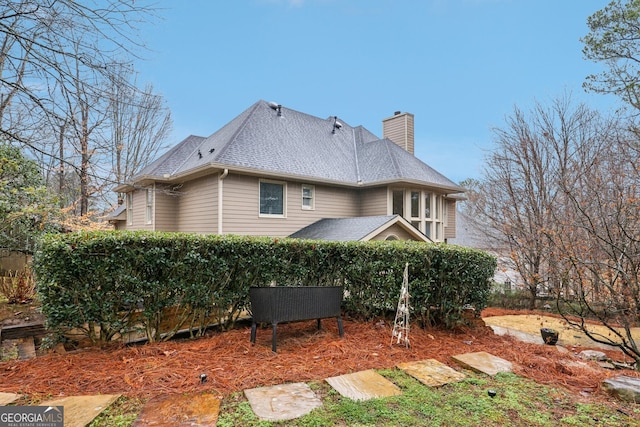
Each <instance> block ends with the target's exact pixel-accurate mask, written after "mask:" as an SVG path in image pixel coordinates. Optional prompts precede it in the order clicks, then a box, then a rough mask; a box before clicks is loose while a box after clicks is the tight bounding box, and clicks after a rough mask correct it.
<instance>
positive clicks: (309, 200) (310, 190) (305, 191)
mask: <svg viewBox="0 0 640 427" xmlns="http://www.w3.org/2000/svg"><path fill="white" fill-rule="evenodd" d="M314 193H315V188H314V186H313V185H303V186H302V209H306V210H313V209H315V202H314V200H315V198H314Z"/></svg>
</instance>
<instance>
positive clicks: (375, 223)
mask: <svg viewBox="0 0 640 427" xmlns="http://www.w3.org/2000/svg"><path fill="white" fill-rule="evenodd" d="M394 224H398V225H400V226H401V227H402V228H403V229H405V231H407V232H408V233H409V234H411V235H412V236H413V237H414V238H415V239H416V240H418V241H425V242H427V241H429V238H428V237H427V236H425V235H424V234H422V233H420V232H419V231H418V230H416V229H415V228H414V227H413V226H412V225H411V224H409V223H408V222H407V220H405V219H404V218H402V217H401V216H399V215H385V216H367V217H356V218H324V219H321V220H318V221H316V222H314V223H313V224H311V225H308V226H306V227H304V228H302V229H300V230H298V231H296V232H295V233H293V234H292V235H290V236H289V237H291V238H295V239H311V240H333V241H340V242H348V241H360V240H370V239H371V238H373V237H375V236H377V235H378V234H380V233H381V232H382V231H384V230H385V229H387V228H389V227H391V226H392V225H394Z"/></svg>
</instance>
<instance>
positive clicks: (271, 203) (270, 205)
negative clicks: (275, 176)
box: [260, 180, 287, 217]
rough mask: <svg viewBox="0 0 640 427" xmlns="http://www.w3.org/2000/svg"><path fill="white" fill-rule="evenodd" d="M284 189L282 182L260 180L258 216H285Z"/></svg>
mask: <svg viewBox="0 0 640 427" xmlns="http://www.w3.org/2000/svg"><path fill="white" fill-rule="evenodd" d="M286 189H287V186H286V184H285V183H284V182H277V181H262V180H260V216H278V217H284V216H285V206H286V200H285V196H286Z"/></svg>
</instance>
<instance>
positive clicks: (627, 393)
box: [602, 375, 640, 403]
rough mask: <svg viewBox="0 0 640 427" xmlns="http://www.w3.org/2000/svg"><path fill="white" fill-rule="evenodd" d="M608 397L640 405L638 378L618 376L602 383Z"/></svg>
mask: <svg viewBox="0 0 640 427" xmlns="http://www.w3.org/2000/svg"><path fill="white" fill-rule="evenodd" d="M602 387H603V388H604V390H605V391H606V392H607V393H609V394H610V395H612V396H614V397H616V398H618V399H620V400H624V401H626V402H633V403H640V378H634V377H628V376H626V375H620V376H618V377H614V378H609V379H607V380H604V381H603V382H602Z"/></svg>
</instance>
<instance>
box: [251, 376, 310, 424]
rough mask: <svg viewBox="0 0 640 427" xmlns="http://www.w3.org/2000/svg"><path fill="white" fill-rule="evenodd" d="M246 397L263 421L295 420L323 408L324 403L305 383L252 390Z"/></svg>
mask: <svg viewBox="0 0 640 427" xmlns="http://www.w3.org/2000/svg"><path fill="white" fill-rule="evenodd" d="M244 395H245V396H246V397H247V399H248V400H249V404H250V405H251V409H252V410H253V412H254V413H255V414H256V415H257V416H258V418H260V419H261V420H263V421H286V420H293V419H295V418H299V417H301V416H303V415H306V414H308V413H309V412H311V411H313V410H314V409H316V408H319V407H321V406H322V401H321V400H320V399H319V398H318V397H317V396H316V394H315V393H314V392H313V390H311V388H309V386H308V385H306V384H305V383H292V384H282V385H275V386H272V387H258V388H252V389H249V390H245V391H244Z"/></svg>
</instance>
